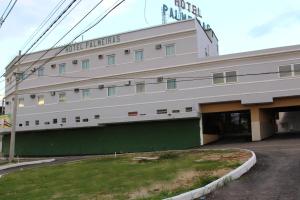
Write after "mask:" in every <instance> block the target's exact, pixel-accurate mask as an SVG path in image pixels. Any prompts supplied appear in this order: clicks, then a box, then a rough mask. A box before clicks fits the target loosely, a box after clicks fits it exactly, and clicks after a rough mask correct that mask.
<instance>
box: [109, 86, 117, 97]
mask: <svg viewBox="0 0 300 200" xmlns="http://www.w3.org/2000/svg"><path fill="white" fill-rule="evenodd" d="M115 95H116V87H115V86H111V87H108V88H107V96H109V97H110V96H115Z"/></svg>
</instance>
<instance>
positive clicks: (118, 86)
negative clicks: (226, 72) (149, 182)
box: [10, 71, 279, 95]
mask: <svg viewBox="0 0 300 200" xmlns="http://www.w3.org/2000/svg"><path fill="white" fill-rule="evenodd" d="M278 73H279V72H275V71H274V72H264V73H249V74H240V75H238V74H237V75H236V76H233V75H232V76H226V78H232V77H239V76H241V77H245V76H259V75H269V74H278ZM161 77H162V81H157V78H159V76H156V77H146V78H142V77H135V78H133V77H127V78H120V79H121V80H124V79H126V80H127V81H128V82H129V81H131V80H133V79H137V80H143V79H144V80H153V79H155V80H156V81H155V82H148V83H144V85H157V84H165V83H167V81H164V80H168V79H175V82H176V83H180V82H191V81H201V80H213V78H214V77H213V76H199V77H176V76H175V77H172V76H171V77H163V76H161ZM73 78H74V77H73ZM90 78H91V77H90ZM94 78H95V77H94ZM107 78H108V77H107ZM220 78H221V77H220ZM223 78H225V77H223ZM104 79H105V77H104ZM109 79H118V78H109ZM177 79H182V80H177ZM104 84H109V85H110V86H104ZM138 84H139V83H138V82H135V83H132V82H130V84H128V83H123V84H121V85H115V84H112V83H99V85H103V86H101V89H105V88H110V87H112V86H114V87H116V88H122V87H134V86H136V85H138ZM10 89H11V88H10ZM74 89H78V90H86V89H91V90H94V89H95V90H96V89H97V90H99V89H100V88H99V87H87V88H76V87H74ZM74 89H64V90H49V91H42V92H37V93H38V94H46V93H51V92H68V91H74ZM24 94H29V95H30V94H36V93H33V92H31V93H21V94H20V95H24Z"/></svg>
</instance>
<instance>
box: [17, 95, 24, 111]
mask: <svg viewBox="0 0 300 200" xmlns="http://www.w3.org/2000/svg"><path fill="white" fill-rule="evenodd" d="M21 100H22V104H21ZM24 107H25V99H24V97H19V98H18V108H24Z"/></svg>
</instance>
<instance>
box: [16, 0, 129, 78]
mask: <svg viewBox="0 0 300 200" xmlns="http://www.w3.org/2000/svg"><path fill="white" fill-rule="evenodd" d="M124 1H125V0H122V1H120V2H119V3H117V4H116V5H114V6H113V7H112V8H110V9H108V12H107V13H106V14H105V15H104V16H103V17H101V18H100V19H99V20H98V21H97V22H96V23H94V24H93V25H91V26H90V27H88V28H87V29H86V30H84V31H82V32H81V33H80V34H79V35H77V36H76V37H75V38H74V39H73V40H72V41H71V42H70V43H68V44H67V45H65V46H63V47H62V48H61V50H60V51H58V52H57V53H56V54H55V55H54V56H53V57H50V58H49V59H48V60H46V61H45V62H44V63H43V64H42V65H40V66H39V67H38V68H37V70H38V69H40V68H41V67H43V66H44V65H45V64H47V63H48V62H50V61H51V60H53V59H54V58H55V57H56V56H57V55H59V54H60V53H61V52H62V51H63V50H64V49H66V48H67V47H68V46H69V45H70V44H72V43H73V42H74V41H75V40H76V39H78V38H79V37H80V36H81V35H83V34H84V33H86V32H88V31H89V30H91V29H92V28H94V27H95V26H96V25H97V24H99V23H100V22H101V21H102V20H103V19H105V17H106V16H108V15H109V14H110V13H111V12H112V11H113V10H115V9H116V8H117V7H118V6H119V5H121V4H122V3H123V2H124ZM29 68H30V67H28V68H27V69H25V71H24V72H26V71H28V70H29ZM31 74H32V73H30V74H29V75H28V76H27V77H25V79H27V78H28V77H29V76H30V75H31ZM25 79H22V80H20V82H19V83H21V82H22V81H24V80H25Z"/></svg>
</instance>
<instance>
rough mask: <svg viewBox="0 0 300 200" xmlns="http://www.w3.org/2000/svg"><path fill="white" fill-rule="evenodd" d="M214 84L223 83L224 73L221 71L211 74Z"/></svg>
mask: <svg viewBox="0 0 300 200" xmlns="http://www.w3.org/2000/svg"><path fill="white" fill-rule="evenodd" d="M213 82H214V84H223V83H224V74H223V73H214V74H213Z"/></svg>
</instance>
